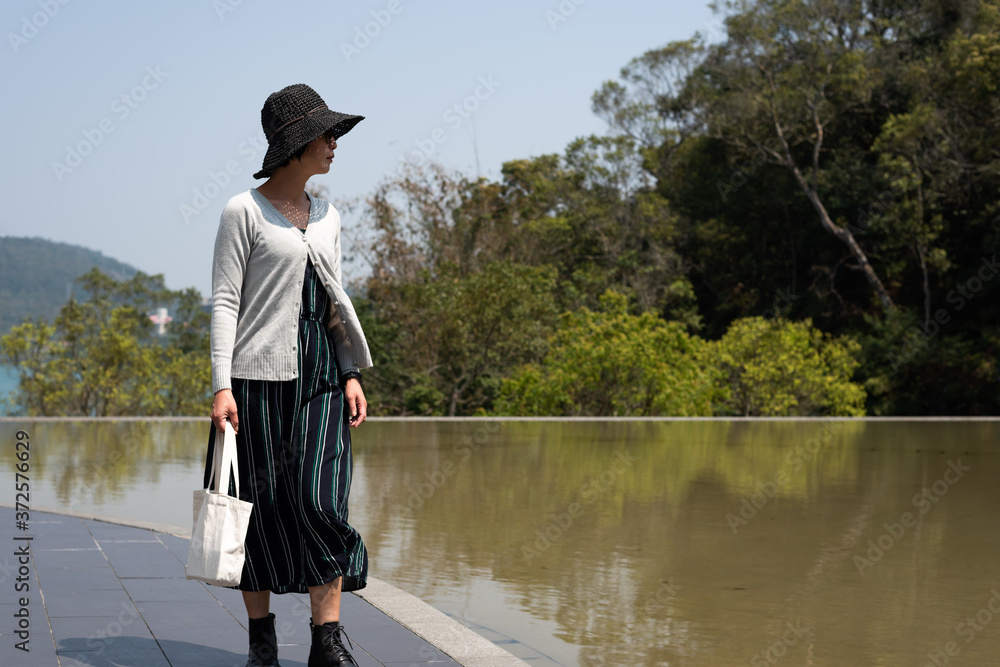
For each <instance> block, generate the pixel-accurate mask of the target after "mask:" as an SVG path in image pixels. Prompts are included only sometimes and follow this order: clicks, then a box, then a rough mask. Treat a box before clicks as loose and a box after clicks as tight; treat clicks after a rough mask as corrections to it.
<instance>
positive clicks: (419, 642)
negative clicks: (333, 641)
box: [342, 618, 450, 664]
mask: <svg viewBox="0 0 1000 667" xmlns="http://www.w3.org/2000/svg"><path fill="white" fill-rule="evenodd" d="M342 621H343V623H344V631H345V632H347V634H348V635H349V636H350V638H351V640H352V641H353V642H354V643H355V644H360V645H361V646H363V647H364V648H365V650H366V651H368V652H369V653H371V655H372V656H373V657H374V658H375V659H376V660H378V661H379V662H382V663H386V664H388V663H391V662H403V663H409V662H415V663H423V662H433V661H448V660H450V658H449V657H448V656H447V655H445V654H444V653H442V652H441V651H439V650H438V649H437V648H436V647H435V646H434V645H433V644H431V643H430V642H428V641H427V640H425V639H421V638H420V637H418V636H417V635H416V634H414V633H413V632H411V631H410V630H407V629H406V628H404V627H403V626H401V625H399V624H398V623H394V622H393V623H385V624H383V623H380V624H378V625H375V624H373V623H354V624H352V623H350V621H349V620H347V619H346V618H342Z"/></svg>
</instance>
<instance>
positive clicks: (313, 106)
mask: <svg viewBox="0 0 1000 667" xmlns="http://www.w3.org/2000/svg"><path fill="white" fill-rule="evenodd" d="M364 119H365V117H364V116H352V115H350V114H346V113H340V112H337V111H332V110H331V109H330V108H328V107H327V106H326V102H324V101H323V98H322V97H320V96H319V94H318V93H317V92H316V91H315V90H313V89H312V88H310V87H309V86H307V85H306V84H304V83H296V84H293V85H291V86H286V87H285V88H282V89H281V90H279V91H278V92H276V93H271V94H270V95H268V96H267V100H265V102H264V106H263V107H262V108H261V110H260V124H261V126H263V128H264V136H265V137H267V153H266V154H265V155H264V164H263V165H262V166H261V168H260V171H258V172H257V173H256V174H254V175H253V177H254V178H267V177H269V176H270V175H271V174H272V173H273V172H274V170H275V169H276V168H277V167H278V166H280V165H281V164H282V163H284V162H285V160H287V159H288V158H290V157H291V156H292V155H293V154H294V153H295V152H296V151H297V150H299V149H300V148H302V147H303V146H305V145H306V144H308V143H309V142H310V141H312V140H313V139H316V138H317V137H321V136H323V134H325V133H326V131H327V130H330V129H332V130H333V135H334V138H336V139H339V138H340V137H342V136H344V135H345V134H347V133H348V132H350V131H351V128H353V127H354V126H355V125H357V124H358V123H360V122H361V121H363V120H364Z"/></svg>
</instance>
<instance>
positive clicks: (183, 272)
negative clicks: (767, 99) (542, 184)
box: [0, 0, 713, 296]
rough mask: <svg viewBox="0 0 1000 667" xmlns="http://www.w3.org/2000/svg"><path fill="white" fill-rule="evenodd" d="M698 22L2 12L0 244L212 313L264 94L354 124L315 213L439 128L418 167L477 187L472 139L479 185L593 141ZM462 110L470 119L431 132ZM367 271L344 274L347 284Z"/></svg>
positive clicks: (259, 2)
mask: <svg viewBox="0 0 1000 667" xmlns="http://www.w3.org/2000/svg"><path fill="white" fill-rule="evenodd" d="M63 2H65V3H66V4H62V3H63ZM577 3H579V4H577ZM560 7H562V8H563V9H562V12H561V13H560ZM393 10H395V13H393ZM570 10H572V11H570ZM548 12H553V13H554V14H551V13H548ZM373 13H374V15H373ZM553 16H559V18H564V19H565V20H560V21H558V22H556V21H555V20H554V19H553ZM377 19H381V22H382V24H384V25H379V24H378V23H377V22H376V20H377ZM712 21H713V17H712V13H711V11H710V10H709V9H708V7H707V3H706V4H704V5H703V4H701V3H681V2H663V1H662V0H661V1H653V0H644V1H638V0H636V1H629V0H619V1H617V2H611V1H610V0H575V1H574V0H562V3H560V1H559V0H548V1H547V0H538V1H535V2H529V1H527V0H507V1H505V2H475V3H473V2H458V1H456V0H439V1H437V2H429V1H428V0H366V1H365V2H361V3H341V2H336V3H331V2H318V1H307V0H303V1H296V2H282V3H278V2H266V1H265V0H216V1H214V2H213V0H175V1H172V2H134V1H131V2H125V1H120V0H115V1H107V0H102V1H99V2H95V1H93V0H91V1H87V0H68V1H67V0H62V1H60V0H33V1H27V0H8V1H7V2H4V3H3V5H2V8H0V26H2V27H3V32H4V44H3V46H2V47H0V51H2V53H3V56H2V58H3V65H2V72H3V90H4V99H5V103H4V104H3V105H2V109H0V125H2V127H3V128H4V131H3V137H2V139H0V141H2V142H3V155H4V158H5V159H4V160H3V166H2V167H0V169H2V174H3V178H2V182H3V194H4V200H5V202H6V204H7V206H6V209H5V212H4V215H3V219H2V222H0V225H2V226H0V236H7V235H10V236H41V237H43V238H47V239H51V240H55V241H63V242H67V243H76V244H79V245H83V246H86V247H88V248H92V249H95V250H99V251H101V252H103V253H104V254H106V255H108V256H111V257H114V258H116V259H118V260H121V261H124V262H127V263H129V264H132V265H133V266H135V267H136V268H138V269H140V270H142V271H145V272H147V273H153V274H155V273H162V274H164V275H165V277H166V281H167V285H168V286H169V287H171V288H174V289H180V288H183V287H189V286H193V287H196V288H197V289H198V290H200V291H201V292H202V294H203V295H205V296H208V295H209V293H210V273H211V253H212V244H213V242H214V239H215V231H216V227H217V225H218V220H219V214H220V212H221V211H222V208H223V206H224V205H225V202H226V200H227V199H228V198H229V197H230V196H232V195H234V194H236V193H238V192H242V191H245V190H246V189H248V188H250V187H253V186H254V185H257V184H259V183H261V182H262V181H255V180H254V179H253V178H252V174H253V173H254V172H255V171H257V170H258V169H259V168H260V164H261V161H262V159H263V155H264V146H263V145H261V144H260V143H259V141H261V140H262V137H263V135H262V134H261V129H260V108H261V105H262V104H263V102H264V99H265V98H266V97H267V95H268V94H270V93H271V92H273V91H275V90H278V89H280V88H282V87H284V86H286V85H289V84H292V83H308V84H309V85H311V86H312V87H313V88H315V89H316V90H317V92H318V93H319V94H320V95H321V96H322V97H323V98H324V100H326V102H327V103H328V104H329V105H330V107H331V108H333V109H335V110H337V111H342V112H346V113H352V114H361V115H363V116H365V117H366V119H365V120H364V121H363V122H361V123H360V124H359V125H358V126H357V127H356V128H355V129H354V130H352V131H351V133H350V134H348V135H346V136H345V137H343V138H342V139H341V140H340V142H339V148H338V150H337V157H336V160H335V161H334V163H333V166H332V168H331V170H330V173H329V174H326V175H324V176H322V177H317V178H316V179H315V180H316V182H317V183H320V184H323V185H325V186H327V188H328V189H329V191H330V193H331V198H334V199H337V198H352V197H361V196H364V195H366V194H368V193H370V192H372V191H373V189H374V188H375V187H376V185H377V184H378V183H379V182H381V181H382V180H383V179H384V178H385V177H386V175H387V174H389V173H391V172H392V171H393V170H394V169H396V168H397V166H398V165H399V161H400V156H401V155H403V154H404V153H405V152H407V151H416V150H418V149H417V146H418V144H419V143H422V145H423V146H424V147H425V148H426V147H429V146H430V145H431V144H430V143H429V142H431V141H433V140H432V139H431V136H432V133H433V132H434V130H435V129H437V128H440V129H441V130H442V131H443V135H442V134H441V133H439V134H438V135H437V136H438V138H440V137H442V136H444V141H443V143H440V144H435V146H434V155H433V158H434V159H436V160H438V161H440V162H441V163H442V164H444V165H445V166H446V167H449V168H452V169H458V170H462V171H464V172H466V173H468V174H470V175H474V174H475V173H476V162H475V157H474V155H475V153H474V141H473V130H475V138H476V141H475V144H477V145H478V153H479V165H480V173H481V174H482V175H483V176H486V177H488V178H497V177H498V176H499V173H500V167H501V165H502V164H503V163H504V162H506V161H508V160H512V159H520V158H527V157H532V156H537V155H542V154H547V153H562V152H563V150H564V149H565V147H566V145H567V144H568V143H569V142H571V141H572V140H573V139H575V138H577V137H582V136H587V135H591V134H603V133H605V131H606V128H605V126H604V123H603V122H602V121H601V120H600V119H598V118H597V117H596V116H594V115H593V113H592V112H591V110H590V97H591V95H592V94H593V92H594V91H595V90H597V89H598V87H599V86H600V85H601V83H602V82H604V81H607V80H609V79H615V78H617V77H618V73H619V70H620V69H621V68H622V67H623V66H624V65H626V64H627V63H628V62H629V60H631V59H632V58H634V57H636V56H638V55H641V54H642V53H643V52H645V51H646V50H649V49H652V48H656V47H658V46H662V45H663V44H665V43H667V42H669V41H672V40H676V39H685V38H688V37H690V36H691V35H692V34H693V33H694V32H695V31H696V30H702V31H705V29H706V24H709V25H711V23H712ZM366 24H368V25H367V26H366ZM366 27H367V29H368V32H369V33H371V34H374V35H375V36H373V37H367V36H366V37H367V39H368V41H367V43H366V42H365V41H364V39H363V38H361V39H357V35H358V32H359V31H360V32H363V31H364V30H365V28H366ZM356 40H357V41H356ZM355 42H356V43H355ZM344 44H349V45H351V47H353V49H356V50H353V51H350V52H348V53H345V49H344V47H343V45H344ZM356 44H357V45H360V46H361V48H358V46H357V45H356ZM483 80H485V81H490V82H491V84H490V86H489V87H486V86H481V81H483ZM477 88H478V93H479V95H480V98H481V99H479V100H475V99H474V98H473V99H472V100H467V98H469V96H474V95H475V94H476V93H477ZM463 103H464V104H465V105H466V106H467V107H472V108H474V111H471V113H467V114H466V115H467V117H465V118H463V117H462V116H460V115H458V114H457V113H455V112H452V113H450V114H447V115H446V113H447V112H448V111H449V109H452V108H453V107H454V105H456V104H459V105H462V104H463ZM68 147H72V149H73V151H74V152H77V154H75V155H73V154H71V155H69V156H68V155H67V152H68V151H67V148H68ZM84 153H85V154H84ZM227 165H228V166H229V168H230V171H234V172H237V173H235V175H231V176H230V175H226V176H219V177H217V179H216V180H218V181H221V182H223V184H224V186H223V187H221V188H219V187H216V185H215V183H213V179H212V176H211V174H212V173H213V172H215V173H216V174H219V173H220V172H225V171H226V169H227ZM227 177H228V178H229V183H228V184H225V180H226V178H227ZM196 191H198V192H199V193H200V194H201V195H202V196H203V197H204V199H197V200H196ZM184 205H186V206H189V207H191V210H194V211H195V213H194V214H193V215H192V214H190V211H188V215H187V216H186V217H187V219H185V216H184V215H183V214H182V209H181V207H182V206H184ZM196 205H197V206H200V207H202V208H203V210H201V211H197V206H196ZM343 224H344V232H345V237H346V236H348V235H350V234H351V233H353V232H354V231H355V230H356V229H357V221H356V220H352V219H351V218H350V216H347V215H345V216H344V220H343ZM348 240H349V239H346V238H345V243H346V242H347V241H348ZM364 272H365V268H364V266H363V265H360V264H354V265H350V264H348V265H346V266H345V269H344V273H345V275H344V278H345V281H346V282H349V281H350V280H351V279H352V278H357V277H358V276H360V275H362V274H363V273H364Z"/></svg>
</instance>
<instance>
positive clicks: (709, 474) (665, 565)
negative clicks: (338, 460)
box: [0, 420, 1000, 666]
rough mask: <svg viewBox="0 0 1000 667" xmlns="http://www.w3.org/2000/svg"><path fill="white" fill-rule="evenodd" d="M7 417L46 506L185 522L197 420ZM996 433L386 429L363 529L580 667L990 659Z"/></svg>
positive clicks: (409, 570) (375, 544)
mask: <svg viewBox="0 0 1000 667" xmlns="http://www.w3.org/2000/svg"><path fill="white" fill-rule="evenodd" d="M17 428H27V430H29V431H30V433H31V435H32V443H33V445H32V446H33V450H32V457H33V458H32V488H33V497H32V501H33V503H34V504H36V505H39V506H42V505H48V506H70V507H74V508H76V509H84V510H91V509H92V510H93V511H97V512H103V513H106V514H113V515H116V516H122V517H124V518H140V519H145V520H151V521H159V522H163V523H168V524H173V525H178V526H186V525H188V523H189V521H190V518H189V516H190V492H191V490H192V489H194V488H195V487H196V486H198V485H199V484H200V481H201V470H202V466H203V457H204V447H205V438H206V435H207V430H206V429H207V428H208V421H207V420H199V421H187V422H185V421H149V422H114V423H110V422H31V421H27V420H25V421H21V422H0V437H2V438H3V440H2V442H6V443H13V442H14V435H13V434H14V432H15V430H16V429H17ZM998 435H1000V422H996V421H977V422H948V421H941V422H895V421H890V422H882V421H864V422H861V421H825V422H824V421H754V422H743V421H694V422H689V421H674V422H669V421H506V420H504V421H489V420H454V421H447V420H444V421H417V420H398V421H397V420H373V421H371V422H369V423H368V424H366V425H365V426H364V427H362V429H361V431H360V432H355V434H354V437H355V477H354V488H353V489H352V492H351V522H352V523H353V524H354V525H355V526H357V527H358V529H359V530H360V531H361V534H362V535H363V536H364V538H365V542H366V544H367V545H368V548H369V551H370V554H371V561H372V565H371V567H372V570H371V571H372V574H373V575H374V576H377V577H380V578H382V579H385V580H386V581H388V582H390V583H393V584H395V585H397V586H400V587H401V588H404V589H406V590H408V591H410V592H412V593H414V594H415V595H417V596H419V597H421V598H423V599H425V600H427V601H428V602H430V603H432V604H434V605H435V606H438V607H439V608H441V609H443V610H444V611H446V612H447V613H449V614H451V615H453V616H455V617H457V618H459V619H460V620H461V619H466V620H467V621H469V622H470V623H475V624H481V625H484V626H486V627H489V628H493V629H494V630H496V631H498V632H500V633H503V634H507V635H509V636H511V637H514V638H515V639H518V640H520V641H522V642H524V643H527V644H530V645H531V646H532V647H534V648H536V649H538V650H541V651H542V652H544V653H546V654H548V655H549V656H551V657H552V658H553V660H554V661H556V662H560V663H563V664H567V665H578V664H579V665H588V666H597V665H698V666H700V665H705V666H718V665H737V664H744V665H745V664H750V665H765V664H787V665H844V664H852V665H924V664H935V663H934V657H935V656H944V657H948V659H949V660H952V661H954V662H955V664H959V663H960V664H961V665H993V664H994V663H995V657H994V656H995V655H997V654H998V653H1000V616H998V617H997V618H996V619H993V615H994V614H993V612H992V611H991V610H990V607H989V605H990V604H991V600H992V599H993V597H992V596H994V595H996V596H997V598H1000V593H997V592H995V591H1000V576H998V572H997V568H996V567H995V565H994V560H995V556H994V554H995V552H996V550H997V547H998V546H1000V539H998V537H1000V536H998V532H1000V531H998V528H997V527H996V522H995V521H993V520H992V519H991V510H993V508H995V507H996V505H997V501H998V499H1000V498H998V496H1000V487H998V485H997V484H996V482H995V480H996V479H997V473H998V472H1000V470H998V467H1000V462H998V458H997V455H996V453H995V452H994V450H993V446H994V443H996V441H997V436H998ZM12 449H13V448H12V447H8V448H7V449H6V450H5V451H7V452H10V451H12ZM2 460H3V467H4V468H5V469H6V470H13V458H12V457H11V456H8V455H4V458H3V459H2ZM11 477H12V475H11ZM130 513H133V514H130ZM992 604H993V606H994V608H996V609H997V610H1000V602H992ZM983 610H985V611H983ZM949 642H953V644H950V643H949ZM948 651H951V655H949V654H948ZM955 651H958V653H955ZM956 656H960V657H956ZM940 660H943V658H940V659H939V662H940ZM543 664H544V663H543ZM550 664H551V663H550ZM941 664H943V663H941Z"/></svg>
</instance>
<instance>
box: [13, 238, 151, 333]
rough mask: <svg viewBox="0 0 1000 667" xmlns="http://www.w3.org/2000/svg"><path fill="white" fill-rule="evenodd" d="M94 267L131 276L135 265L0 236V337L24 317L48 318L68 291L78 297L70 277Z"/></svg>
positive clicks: (70, 248)
mask: <svg viewBox="0 0 1000 667" xmlns="http://www.w3.org/2000/svg"><path fill="white" fill-rule="evenodd" d="M95 266H96V267H97V268H99V269H100V270H101V271H103V272H104V273H107V274H109V275H118V276H124V277H131V276H133V275H135V274H136V269H135V268H134V267H132V266H130V265H128V264H124V263H122V262H119V261H118V260H116V259H112V258H110V257H105V256H104V255H102V254H101V253H100V252H98V251H96V250H90V249H88V248H84V247H82V246H78V245H72V244H69V243H57V242H55V241H48V240H46V239H41V238H37V237H36V238H22V237H15V236H0V335H2V334H5V333H7V332H8V331H9V330H10V328H11V327H12V326H14V325H15V324H20V323H21V322H23V321H24V318H26V317H38V316H42V317H45V318H46V319H48V320H49V321H52V319H53V318H54V317H55V316H56V315H58V314H59V309H60V308H61V307H62V305H63V304H64V303H66V299H67V298H68V297H69V295H70V293H71V291H72V292H74V293H76V294H77V296H80V292H79V286H78V285H77V284H76V283H75V282H74V279H75V278H77V277H78V276H81V275H83V274H84V273H86V272H87V271H90V269H91V268H93V267H95Z"/></svg>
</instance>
